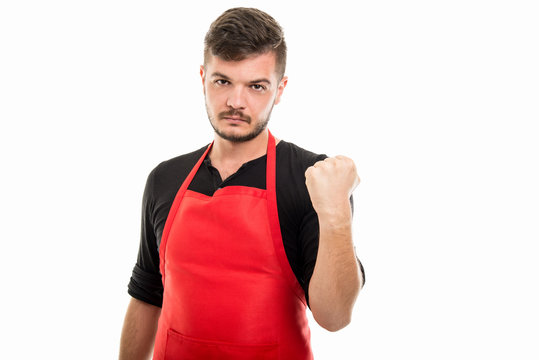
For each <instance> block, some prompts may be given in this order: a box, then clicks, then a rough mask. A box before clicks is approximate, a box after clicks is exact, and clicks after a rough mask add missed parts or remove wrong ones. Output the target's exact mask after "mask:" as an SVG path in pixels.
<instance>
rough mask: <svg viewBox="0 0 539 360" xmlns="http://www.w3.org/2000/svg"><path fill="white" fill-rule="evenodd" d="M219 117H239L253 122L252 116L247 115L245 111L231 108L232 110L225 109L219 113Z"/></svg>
mask: <svg viewBox="0 0 539 360" xmlns="http://www.w3.org/2000/svg"><path fill="white" fill-rule="evenodd" d="M218 117H219V119H221V120H222V119H224V118H226V117H239V118H240V119H241V120H243V121H246V122H248V123H251V117H250V116H245V115H244V114H243V112H241V111H238V110H230V111H223V112H220V113H219V115H218Z"/></svg>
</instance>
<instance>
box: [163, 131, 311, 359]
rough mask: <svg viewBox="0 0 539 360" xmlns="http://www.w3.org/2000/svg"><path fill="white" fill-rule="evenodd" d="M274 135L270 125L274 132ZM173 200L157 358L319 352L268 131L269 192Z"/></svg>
mask: <svg viewBox="0 0 539 360" xmlns="http://www.w3.org/2000/svg"><path fill="white" fill-rule="evenodd" d="M268 133H269V132H268ZM211 146H212V145H211V144H210V146H208V149H207V150H206V152H205V153H204V155H202V157H201V158H200V160H199V161H198V162H197V164H196V165H195V167H194V168H193V169H192V170H191V173H190V174H189V176H188V177H187V179H186V180H185V181H184V182H183V184H182V186H181V188H180V190H178V193H177V194H176V197H175V199H174V202H173V204H172V207H171V208H170V211H169V215H168V218H167V221H166V223H165V228H164V231H163V236H162V240H161V246H160V249H159V256H160V259H161V263H160V269H161V274H162V279H163V284H164V288H165V291H164V294H163V308H162V310H161V316H160V318H159V326H158V330H157V337H156V341H155V349H154V359H156V360H162V359H164V360H168V359H182V360H184V359H193V360H194V359H196V360H207V359H208V360H210V359H219V360H227V359H230V360H232V359H234V360H247V359H256V360H266V359H268V360H269V359H272V360H273V359H282V360H292V359H293V360H304V359H312V358H313V356H312V352H311V346H310V330H309V326H308V324H307V317H306V314H305V311H306V305H305V294H304V292H303V289H302V288H301V286H300V285H299V283H298V281H297V279H296V277H295V275H294V273H293V271H292V269H291V268H290V265H289V263H288V259H287V257H286V253H285V250H284V246H283V241H282V238H281V229H280V225H279V218H278V214H277V197H276V193H275V139H274V138H273V136H272V135H271V133H269V140H268V150H267V167H266V173H267V177H266V190H261V189H257V188H251V187H246V186H228V187H224V188H221V189H218V190H217V191H216V192H215V193H214V194H213V196H206V195H203V194H200V193H196V192H193V191H191V190H187V187H188V186H189V184H190V183H191V181H192V180H193V177H194V176H195V174H196V172H197V171H198V169H199V167H200V164H201V163H202V161H203V160H204V158H205V157H206V155H207V154H208V152H209V151H210V149H211Z"/></svg>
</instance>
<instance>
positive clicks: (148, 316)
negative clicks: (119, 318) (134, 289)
mask: <svg viewBox="0 0 539 360" xmlns="http://www.w3.org/2000/svg"><path fill="white" fill-rule="evenodd" d="M160 314H161V308H159V307H157V306H154V305H150V304H147V303H145V302H143V301H140V300H137V299H135V298H132V299H131V302H130V303H129V306H128V308H127V313H126V315H125V320H124V325H123V329H122V337H121V340H120V356H119V359H120V360H145V359H149V358H150V357H151V355H152V350H153V344H154V341H155V334H156V332H157V323H158V319H159V315H160Z"/></svg>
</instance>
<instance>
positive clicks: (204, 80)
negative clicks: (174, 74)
mask: <svg viewBox="0 0 539 360" xmlns="http://www.w3.org/2000/svg"><path fill="white" fill-rule="evenodd" d="M200 77H201V78H202V91H203V92H204V95H205V94H206V87H205V83H206V70H205V69H204V65H200Z"/></svg>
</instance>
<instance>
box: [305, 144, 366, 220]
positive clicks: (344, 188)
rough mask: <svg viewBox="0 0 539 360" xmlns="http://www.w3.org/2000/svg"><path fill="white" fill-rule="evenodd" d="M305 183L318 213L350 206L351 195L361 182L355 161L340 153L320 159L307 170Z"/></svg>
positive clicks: (331, 212) (328, 212)
mask: <svg viewBox="0 0 539 360" xmlns="http://www.w3.org/2000/svg"><path fill="white" fill-rule="evenodd" d="M305 184H306V185H307V190H308V191H309V196H310V197H311V202H312V203H313V207H314V210H315V211H316V212H317V213H318V215H319V216H320V215H333V214H335V213H337V212H340V211H342V210H343V207H347V209H349V208H350V202H349V200H350V196H351V195H352V192H353V191H354V189H355V188H356V186H358V184H359V176H358V175H357V171H356V166H355V164H354V161H353V160H352V159H350V158H347V157H346V156H342V155H338V156H335V157H330V158H327V159H325V160H323V161H318V162H317V163H315V164H314V165H313V166H311V167H309V168H308V169H307V171H305Z"/></svg>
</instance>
